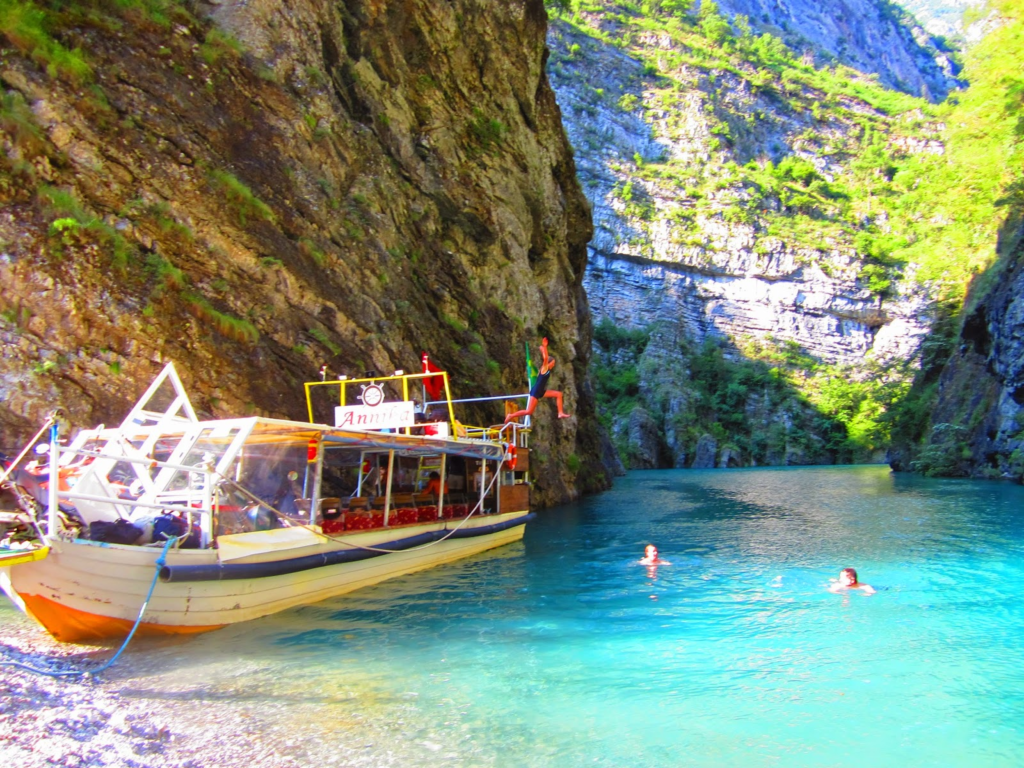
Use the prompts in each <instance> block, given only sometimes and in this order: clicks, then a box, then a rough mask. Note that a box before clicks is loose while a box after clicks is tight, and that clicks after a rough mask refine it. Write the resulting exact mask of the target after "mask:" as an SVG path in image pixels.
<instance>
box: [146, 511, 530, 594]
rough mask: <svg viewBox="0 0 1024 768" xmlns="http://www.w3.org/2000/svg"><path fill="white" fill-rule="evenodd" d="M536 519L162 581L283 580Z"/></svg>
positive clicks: (220, 566)
mask: <svg viewBox="0 0 1024 768" xmlns="http://www.w3.org/2000/svg"><path fill="white" fill-rule="evenodd" d="M534 517H536V515H535V514H534V513H533V512H530V513H529V514H526V515H523V516H522V517H516V518H513V519H512V520H506V521H505V522H502V523H495V524H494V525H485V526H481V527H479V528H459V529H458V530H455V531H447V530H440V531H427V532H426V533H420V534H417V535H416V536H408V537H406V538H404V539H395V540H394V541H385V542H381V543H380V544H374V545H373V546H374V547H375V548H377V549H386V550H390V551H389V552H378V551H376V549H340V550H335V551H333V552H321V553H319V554H316V555H306V556H305V557H293V558H291V559H289V560H274V561H272V562H268V563H210V564H207V565H165V566H164V567H163V568H161V569H160V580H161V581H173V582H188V581H230V580H232V579H259V578H264V577H267V576H283V575H285V574H289V573H298V572H300V571H308V570H312V569H313V568H323V567H325V566H328V565H338V564H339V563H354V562H357V561H359V560H368V559H370V558H372V557H380V556H381V555H387V554H390V552H400V551H402V550H406V549H412V548H413V547H418V546H421V545H423V544H429V543H430V542H433V541H438V540H440V539H443V538H445V537H448V538H450V539H471V538H475V537H477V536H487V535H488V534H491V533H498V532H499V531H504V530H507V529H509V528H515V527H516V526H519V525H525V524H526V523H528V522H529V521H530V520H532V519H533V518H534Z"/></svg>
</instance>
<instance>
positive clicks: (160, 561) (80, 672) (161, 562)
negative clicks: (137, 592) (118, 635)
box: [0, 536, 181, 677]
mask: <svg viewBox="0 0 1024 768" xmlns="http://www.w3.org/2000/svg"><path fill="white" fill-rule="evenodd" d="M179 538H181V537H180V536H172V537H170V538H169V539H167V543H166V544H164V549H163V551H162V552H161V553H160V556H159V557H158V558H157V559H156V563H155V565H156V572H155V573H154V574H153V582H152V583H151V584H150V585H149V592H148V593H147V595H146V599H145V601H144V602H143V603H142V608H140V609H139V616H138V618H137V619H135V625H134V626H133V627H132V631H131V632H129V633H128V637H126V638H125V639H124V642H123V643H122V644H121V647H120V648H118V649H117V653H115V654H114V655H113V656H112V657H111V658H110V659H108V660H107V661H106V662H104V663H103V664H101V665H100V666H99V667H96V668H95V669H75V670H70V671H66V672H51V671H50V670H47V669H37V668H36V667H33V666H31V665H29V664H22V663H21V662H19V661H0V667H15V668H16V669H24V670H26V671H27V672H34V673H35V674H37V675H48V676H50V677H77V676H84V675H98V674H99V673H100V672H103V671H104V670H106V669H110V667H112V666H113V665H114V662H115V661H117V659H118V657H119V656H120V655H121V654H122V653H123V652H124V649H125V648H127V647H128V643H130V642H131V641H132V638H133V637H135V631H136V630H137V629H138V628H139V625H140V624H141V623H142V617H143V615H144V614H145V613H146V607H147V606H148V605H149V601H150V598H152V597H153V590H154V589H155V588H156V582H157V580H158V579H159V577H160V569H161V568H163V567H164V566H165V565H167V550H169V549H170V548H171V547H172V546H173V545H174V544H175V543H176V542H177V541H178V539H179Z"/></svg>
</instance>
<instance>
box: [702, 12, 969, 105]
mask: <svg viewBox="0 0 1024 768" xmlns="http://www.w3.org/2000/svg"><path fill="white" fill-rule="evenodd" d="M719 5H720V7H721V8H722V10H723V11H724V12H726V13H727V14H728V15H729V16H735V15H736V14H744V15H745V16H747V17H749V19H750V23H751V26H752V27H754V28H755V29H758V30H765V31H770V32H774V33H776V34H780V35H781V36H782V37H784V38H785V39H786V40H787V42H790V43H791V44H794V45H797V46H801V47H805V48H806V49H807V50H809V51H810V52H811V54H812V55H816V56H818V57H821V56H822V55H824V56H827V57H831V58H833V59H834V60H836V61H839V62H841V63H843V64H846V65H848V66H851V67H853V68H854V69H857V70H860V71H861V72H872V73H875V74H877V75H878V77H879V79H880V80H881V82H882V83H884V84H885V85H888V86H889V87H891V88H896V89H898V90H901V91H906V92H907V93H912V94H914V95H915V96H923V97H925V98H927V99H930V100H932V101H942V100H943V99H944V98H945V97H946V94H947V93H949V91H950V90H953V89H956V88H957V87H959V83H958V82H957V80H956V75H957V67H956V65H955V64H954V62H953V61H952V59H951V58H950V57H949V55H948V52H945V51H943V50H941V49H940V48H939V45H938V42H937V41H936V40H935V39H933V38H932V36H931V35H930V34H929V33H928V32H927V31H926V30H925V29H924V28H922V27H921V26H919V25H918V24H917V23H914V21H913V19H912V17H910V16H909V15H907V14H902V13H900V12H899V11H898V9H897V7H896V4H893V3H889V2H885V1H882V2H879V0H825V2H822V1H821V0H785V2H783V1H782V0H721V2H720V3H719Z"/></svg>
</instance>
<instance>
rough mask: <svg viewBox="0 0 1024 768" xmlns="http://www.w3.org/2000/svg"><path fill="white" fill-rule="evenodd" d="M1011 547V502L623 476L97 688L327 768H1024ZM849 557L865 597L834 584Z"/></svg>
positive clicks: (147, 659)
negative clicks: (518, 534)
mask: <svg viewBox="0 0 1024 768" xmlns="http://www.w3.org/2000/svg"><path fill="white" fill-rule="evenodd" d="M648 542H654V543H656V544H657V545H658V547H659V549H660V550H661V555H662V557H664V558H666V559H668V560H670V561H671V563H672V564H671V565H667V566H661V567H659V568H657V569H656V571H651V570H648V569H647V568H645V567H643V566H640V565H638V564H637V563H636V561H637V560H638V559H639V557H640V556H641V553H642V549H643V545H644V544H645V543H648ZM1022 555H1024V488H1021V487H1018V486H1011V485H1005V484H999V483H973V482H967V481H939V480H923V479H920V478H910V477H903V476H892V475H890V474H889V472H888V470H887V469H885V468H881V467H853V468H850V467H846V468H814V469H758V470H728V471H707V472H696V471H660V472H634V473H631V474H630V475H629V476H628V477H627V478H623V479H619V480H618V481H617V482H616V487H615V488H614V489H613V490H612V491H611V492H609V493H606V494H603V495H601V496H598V497H595V498H590V499H586V500H585V501H583V502H581V503H579V504H576V505H572V506H567V507H562V508H559V509H555V510H548V511H545V512H543V513H542V514H541V515H540V516H539V519H538V521H537V522H536V523H534V524H532V526H531V527H530V528H529V529H528V531H527V534H526V537H525V540H524V542H523V543H521V544H515V545H512V546H509V547H505V548H502V549H499V550H496V551H494V552H491V553H486V554H484V555H481V556H479V557H477V558H474V559H472V560H469V561H465V562H462V563H456V564H452V565H449V566H444V567H441V568H437V569H434V570H431V571H427V572H424V573H421V574H414V575H412V576H409V577H405V578H402V579H398V580H393V581H391V582H387V583H384V584H381V585H378V586H376V587H373V588H370V589H367V590H364V591H362V592H360V593H357V594H355V595H350V596H347V597H343V598H338V599H335V600H331V601H327V602H324V603H319V604H317V605H313V606H306V607H303V608H299V609H296V610H293V611H289V612H286V613H284V614H280V615H278V616H274V617H270V618H268V619H265V620H261V621H257V622H251V623H249V624H246V625H242V626H240V627H234V628H229V629H226V630H222V631H220V632H215V633H211V634H209V635H205V636H201V637H198V638H195V639H193V640H191V641H189V642H187V643H180V642H179V643H174V644H159V643H150V644H148V645H147V644H145V643H140V644H139V645H138V646H136V647H134V649H133V651H132V652H130V653H129V654H128V655H127V657H126V659H125V661H124V662H123V665H122V663H119V666H118V667H115V668H114V669H112V670H111V672H110V673H109V677H110V679H111V680H116V681H117V683H118V685H121V686H122V692H123V693H124V694H125V695H128V696H138V697H144V698H154V699H176V698H178V699H181V700H195V699H200V700H204V701H208V702H209V703H210V705H211V707H212V708H211V710H210V711H211V712H215V711H218V710H220V711H224V712H232V713H234V714H238V715H241V716H244V717H249V718H252V719H253V726H254V728H253V731H254V733H260V734H262V738H265V739H269V740H273V741H274V742H275V743H276V744H278V745H287V744H290V743H292V742H295V743H298V744H301V745H303V746H301V747H296V749H297V750H300V751H301V754H302V757H303V761H304V762H305V761H306V760H316V761H319V762H320V763H323V764H352V765H356V764H358V765H385V764H388V765H414V766H415V765H423V766H431V765H479V766H507V765H508V766H511V765H524V766H545V765H552V764H554V763H556V762H557V763H558V764H559V765H560V766H582V765H588V766H589V765H601V766H622V765H630V766H664V765H685V766H731V765H744V766H787V767H788V766H853V765H857V766H860V765H872V766H979V765H984V766H1017V765H1020V764H1021V762H1022V760H1024V642H1022V639H1021V633H1022V631H1024V607H1022V604H1021V603H1022V601H1021V599H1020V593H1019V591H1020V587H1019V585H1020V584H1021V583H1024V557H1022ZM848 565H852V566H854V567H856V568H857V569H858V571H859V573H860V575H861V579H862V580H863V581H866V582H868V583H870V584H872V585H873V586H875V588H876V589H878V590H879V592H878V594H876V595H871V596H867V595H863V594H860V593H855V594H850V595H835V594H832V593H830V592H828V591H827V590H826V586H827V583H828V579H829V578H830V577H835V576H836V574H837V572H838V570H839V569H840V568H841V567H843V566H848ZM297 754H298V753H297Z"/></svg>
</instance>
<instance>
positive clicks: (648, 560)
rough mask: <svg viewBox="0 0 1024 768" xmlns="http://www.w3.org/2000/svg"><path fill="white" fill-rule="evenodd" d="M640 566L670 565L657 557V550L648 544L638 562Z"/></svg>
mask: <svg viewBox="0 0 1024 768" xmlns="http://www.w3.org/2000/svg"><path fill="white" fill-rule="evenodd" d="M640 565H672V563H670V562H669V561H668V560H662V559H661V558H659V557H658V548H657V547H656V546H654V545H653V544H648V545H647V546H646V547H644V556H643V559H642V560H640Z"/></svg>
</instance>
